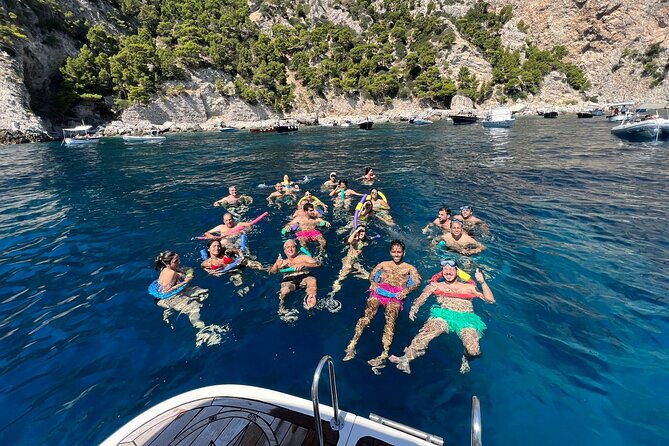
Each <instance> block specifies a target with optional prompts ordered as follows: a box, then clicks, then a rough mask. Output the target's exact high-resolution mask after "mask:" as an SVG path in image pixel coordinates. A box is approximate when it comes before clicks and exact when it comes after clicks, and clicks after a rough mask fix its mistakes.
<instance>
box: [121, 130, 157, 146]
mask: <svg viewBox="0 0 669 446" xmlns="http://www.w3.org/2000/svg"><path fill="white" fill-rule="evenodd" d="M163 141H165V137H164V136H160V135H158V130H151V133H149V134H148V135H138V136H133V135H123V142H126V143H128V144H138V143H161V142H163Z"/></svg>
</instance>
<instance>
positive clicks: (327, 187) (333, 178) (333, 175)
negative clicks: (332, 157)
mask: <svg viewBox="0 0 669 446" xmlns="http://www.w3.org/2000/svg"><path fill="white" fill-rule="evenodd" d="M337 186H339V181H337V172H330V179H329V180H327V181H326V182H325V183H323V185H322V186H321V191H323V192H330V191H333V190H335V189H336V188H337Z"/></svg>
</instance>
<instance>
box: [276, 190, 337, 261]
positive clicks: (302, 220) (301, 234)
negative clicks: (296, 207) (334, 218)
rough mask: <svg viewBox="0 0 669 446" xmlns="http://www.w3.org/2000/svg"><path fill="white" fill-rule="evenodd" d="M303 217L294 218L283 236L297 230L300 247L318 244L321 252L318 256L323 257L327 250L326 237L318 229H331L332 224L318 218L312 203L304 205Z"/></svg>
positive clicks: (283, 230) (286, 227)
mask: <svg viewBox="0 0 669 446" xmlns="http://www.w3.org/2000/svg"><path fill="white" fill-rule="evenodd" d="M302 212H303V213H302V215H298V216H296V217H295V218H293V219H292V220H291V221H290V223H288V224H287V225H286V226H285V227H284V228H283V229H282V230H281V234H282V235H286V234H287V233H289V232H291V231H293V230H296V231H297V232H296V233H295V236H296V237H297V241H299V242H300V245H301V246H303V247H305V248H306V246H307V244H308V243H311V242H318V245H319V252H318V256H317V257H320V256H322V255H323V253H324V250H325V243H326V242H325V237H323V234H322V233H321V231H319V230H318V229H316V228H317V227H319V228H329V227H330V223H328V222H327V221H325V220H324V219H322V218H321V217H319V216H318V213H317V212H316V208H314V205H313V204H311V203H305V204H303V205H302Z"/></svg>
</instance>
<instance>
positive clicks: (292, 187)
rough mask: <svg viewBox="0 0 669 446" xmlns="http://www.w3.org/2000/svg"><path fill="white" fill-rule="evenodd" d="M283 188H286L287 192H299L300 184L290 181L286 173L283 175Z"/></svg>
mask: <svg viewBox="0 0 669 446" xmlns="http://www.w3.org/2000/svg"><path fill="white" fill-rule="evenodd" d="M282 184H283V188H284V189H285V190H286V192H288V193H292V194H294V193H299V192H300V185H299V183H296V182H295V181H290V177H288V175H284V176H283V182H282Z"/></svg>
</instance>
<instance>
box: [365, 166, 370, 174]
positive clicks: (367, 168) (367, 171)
mask: <svg viewBox="0 0 669 446" xmlns="http://www.w3.org/2000/svg"><path fill="white" fill-rule="evenodd" d="M370 170H372V168H371V167H365V175H367V174H368V173H369V171H370Z"/></svg>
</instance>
